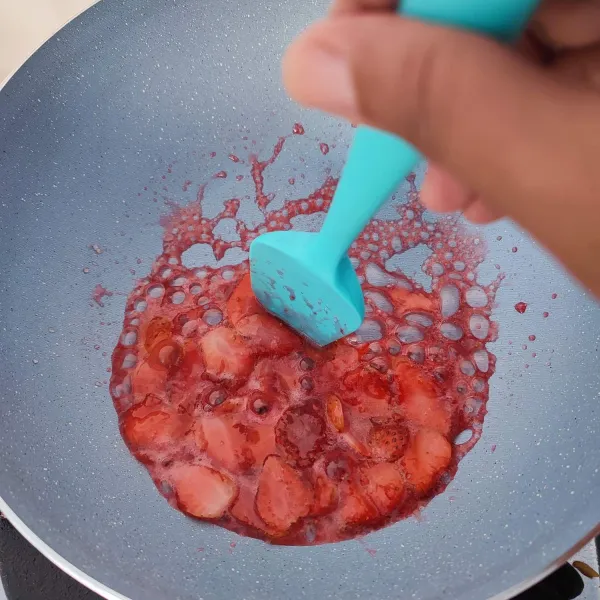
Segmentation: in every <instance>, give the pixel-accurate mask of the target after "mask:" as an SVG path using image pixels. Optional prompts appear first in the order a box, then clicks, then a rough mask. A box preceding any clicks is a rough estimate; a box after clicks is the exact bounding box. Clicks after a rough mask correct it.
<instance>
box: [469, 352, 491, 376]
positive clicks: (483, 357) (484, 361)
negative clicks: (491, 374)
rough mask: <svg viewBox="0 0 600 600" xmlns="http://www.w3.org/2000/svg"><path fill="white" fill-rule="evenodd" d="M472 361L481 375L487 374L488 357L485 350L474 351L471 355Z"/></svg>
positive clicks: (488, 366)
mask: <svg viewBox="0 0 600 600" xmlns="http://www.w3.org/2000/svg"><path fill="white" fill-rule="evenodd" d="M473 360H474V361H475V364H476V365H477V368H478V369H479V370H480V371H481V372H482V373H487V372H488V369H489V368H490V356H489V354H488V353H487V352H486V351H485V350H476V351H475V353H474V354H473Z"/></svg>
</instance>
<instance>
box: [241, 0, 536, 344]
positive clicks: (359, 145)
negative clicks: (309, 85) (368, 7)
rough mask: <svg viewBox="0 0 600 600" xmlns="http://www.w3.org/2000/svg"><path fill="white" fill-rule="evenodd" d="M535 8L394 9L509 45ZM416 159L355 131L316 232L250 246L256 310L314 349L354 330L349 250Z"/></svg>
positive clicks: (355, 296) (496, 3)
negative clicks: (284, 325)
mask: <svg viewBox="0 0 600 600" xmlns="http://www.w3.org/2000/svg"><path fill="white" fill-rule="evenodd" d="M538 2H539V0H404V1H402V2H401V6H399V8H398V10H399V12H401V13H402V14H403V15H405V16H408V17H414V18H417V19H421V20H425V21H429V22H433V23H437V24H441V25H449V26H454V27H459V28H462V29H467V30H472V31H476V32H479V33H482V34H484V35H488V36H490V37H493V38H495V39H497V40H500V41H504V42H511V41H513V40H515V38H517V37H518V36H519V34H520V33H521V32H522V31H523V29H524V27H525V25H526V23H527V21H528V20H529V18H530V16H531V14H532V13H533V11H534V10H535V8H536V6H537V4H538ZM420 159H421V156H420V155H419V152H418V151H417V150H416V149H415V148H414V147H413V146H411V144H409V143H408V142H406V141H405V140H402V139H400V138H399V137H396V136H394V135H392V134H389V133H385V132H383V131H378V130H376V129H372V128H370V127H360V128H359V129H358V131H357V132H356V136H355V139H354V142H353V145H352V148H351V149H350V153H349V155H348V160H347V163H346V166H345V167H344V169H343V172H342V176H341V178H340V181H339V184H338V187H337V190H336V193H335V196H334V198H333V201H332V203H331V207H330V209H329V212H328V214H327V217H326V219H325V223H324V224H323V227H322V229H321V231H320V232H319V233H302V232H295V231H276V232H271V233H266V234H263V235H261V236H259V237H258V238H256V239H255V240H254V242H253V243H252V245H251V247H250V269H251V277H252V289H253V290H254V293H255V294H256V296H257V298H258V299H259V301H260V302H261V303H262V305H263V306H264V307H265V308H266V309H267V310H268V311H269V312H271V313H273V314H274V315H276V316H277V317H279V318H280V319H282V320H283V321H285V322H286V323H287V324H288V325H290V326H291V327H292V328H294V329H295V330H297V331H298V332H300V333H302V334H303V335H305V336H306V337H308V338H309V339H310V340H312V341H313V342H314V343H315V344H317V345H319V346H325V345H327V344H330V343H332V342H334V341H336V340H338V339H340V338H342V337H344V336H346V335H348V334H350V333H352V332H354V331H356V330H357V329H358V328H359V327H360V325H361V324H362V322H363V319H364V316H365V306H364V298H363V294H362V290H361V287H360V283H359V281H358V278H357V275H356V273H355V271H354V269H353V267H352V265H351V263H350V259H349V258H348V254H347V252H348V249H349V248H350V245H351V244H352V242H353V241H354V240H355V239H356V238H357V237H358V235H359V234H360V233H361V231H362V230H363V229H364V227H365V226H366V225H367V224H368V222H369V221H370V220H371V218H372V217H373V216H374V215H375V214H376V213H377V211H378V210H379V208H380V207H381V205H382V204H383V203H384V202H385V201H386V200H387V199H388V198H389V197H390V195H391V194H392V193H393V192H394V191H395V190H396V189H397V187H398V186H399V184H400V183H401V182H402V180H403V179H404V178H405V177H406V175H408V174H409V173H410V171H411V170H412V169H413V168H414V167H415V165H416V164H417V163H418V162H419V160H420Z"/></svg>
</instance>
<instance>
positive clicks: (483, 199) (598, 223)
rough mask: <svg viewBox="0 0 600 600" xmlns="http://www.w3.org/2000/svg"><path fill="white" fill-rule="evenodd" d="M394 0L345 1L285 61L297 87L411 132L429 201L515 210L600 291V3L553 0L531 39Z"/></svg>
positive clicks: (469, 210)
mask: <svg viewBox="0 0 600 600" xmlns="http://www.w3.org/2000/svg"><path fill="white" fill-rule="evenodd" d="M394 8H395V2H394V0H337V1H336V2H335V3H334V5H333V7H332V10H331V15H330V16H329V18H327V19H325V20H324V21H322V22H320V23H318V24H316V25H314V26H313V27H311V28H310V29H308V30H307V31H306V32H305V33H304V34H303V35H301V36H300V37H299V38H298V40H296V42H295V43H294V44H293V45H292V46H291V48H290V49H289V51H288V53H287V55H286V57H285V60H284V79H285V83H286V86H287V88H288V90H289V91H290V93H291V95H292V96H293V97H295V98H296V99H297V100H299V101H300V102H302V103H303V104H305V105H307V106H311V107H315V108H321V109H323V110H325V111H328V112H331V113H334V114H337V115H339V116H342V117H345V118H347V119H349V120H351V121H353V122H358V123H365V124H368V125H372V126H374V127H379V128H381V129H385V130H388V131H392V132H395V133H397V134H399V135H401V136H402V137H404V138H406V139H408V140H409V141H411V142H412V143H413V144H415V146H417V147H418V148H419V149H420V150H421V151H422V152H423V153H424V154H425V155H426V156H427V157H428V158H429V159H430V167H429V170H428V173H427V176H426V179H425V182H424V184H423V188H422V191H421V199H422V201H423V203H424V204H425V205H426V206H427V207H428V208H430V209H432V210H436V211H440V212H450V211H456V210H461V211H463V213H464V215H465V217H466V218H468V219H470V220H471V221H474V222H477V223H484V222H488V221H490V220H493V219H494V218H496V217H497V216H502V215H508V216H510V217H511V218H513V219H515V220H516V221H517V222H519V223H520V224H521V225H523V226H524V227H526V228H527V229H528V230H529V231H531V233H532V234H533V235H535V236H537V237H538V239H540V240H541V241H542V242H543V243H544V244H545V245H546V246H548V248H550V250H552V251H553V252H554V253H555V254H556V255H557V256H558V257H559V258H560V259H561V260H562V261H563V262H564V263H565V264H566V265H567V266H568V267H569V268H570V269H571V270H572V271H573V272H574V273H575V275H577V276H578V277H579V278H580V279H581V280H582V281H583V282H584V283H586V284H587V285H588V286H589V287H591V288H592V290H593V291H594V292H595V293H596V294H598V295H600V261H599V260H597V257H599V256H600V165H598V166H597V165H596V163H597V162H598V160H600V159H599V158H598V157H600V152H599V151H600V94H599V92H600V0H546V1H545V2H544V3H543V4H542V6H541V7H540V9H539V11H538V13H537V14H536V15H535V17H534V19H533V21H532V23H531V26H530V28H529V30H528V31H527V33H526V35H525V36H524V37H523V39H522V40H521V42H520V43H519V45H518V47H517V49H508V48H504V47H501V46H499V45H498V44H496V43H494V42H492V41H489V40H485V39H482V38H481V37H478V36H475V35H472V34H469V33H464V32H459V31H456V30H451V29H448V28H442V27H437V26H433V25H427V24H424V23H419V22H415V21H411V20H409V19H405V18H401V17H399V16H397V15H396V14H394Z"/></svg>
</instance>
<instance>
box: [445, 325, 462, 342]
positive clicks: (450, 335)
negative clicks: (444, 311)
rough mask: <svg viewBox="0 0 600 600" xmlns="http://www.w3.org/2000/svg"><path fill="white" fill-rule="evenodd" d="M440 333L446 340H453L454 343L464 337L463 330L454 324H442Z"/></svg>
mask: <svg viewBox="0 0 600 600" xmlns="http://www.w3.org/2000/svg"><path fill="white" fill-rule="evenodd" d="M440 331H441V332H442V335H443V336H444V337H445V338H446V339H448V340H451V341H453V342H456V341H458V340H460V339H461V338H462V336H463V330H462V328H461V327H459V326H458V325H455V324H454V323H442V326H441V327H440Z"/></svg>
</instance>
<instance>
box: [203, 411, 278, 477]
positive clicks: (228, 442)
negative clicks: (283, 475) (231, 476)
mask: <svg viewBox="0 0 600 600" xmlns="http://www.w3.org/2000/svg"><path fill="white" fill-rule="evenodd" d="M202 431H203V434H204V439H205V440H206V451H207V453H208V455H209V456H210V457H211V458H212V459H213V460H214V461H215V463H216V464H217V465H219V466H222V467H224V468H225V469H227V470H229V471H232V472H234V473H245V472H247V471H249V470H251V469H255V468H257V467H260V466H261V465H262V464H263V462H264V460H265V458H266V457H267V456H268V455H269V454H272V453H273V452H274V451H275V433H274V431H273V428H272V427H269V426H261V425H254V424H252V425H249V424H246V423H244V421H243V418H242V417H241V416H240V415H236V414H233V415H222V416H218V417H216V416H211V417H205V418H204V419H202Z"/></svg>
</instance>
